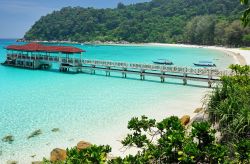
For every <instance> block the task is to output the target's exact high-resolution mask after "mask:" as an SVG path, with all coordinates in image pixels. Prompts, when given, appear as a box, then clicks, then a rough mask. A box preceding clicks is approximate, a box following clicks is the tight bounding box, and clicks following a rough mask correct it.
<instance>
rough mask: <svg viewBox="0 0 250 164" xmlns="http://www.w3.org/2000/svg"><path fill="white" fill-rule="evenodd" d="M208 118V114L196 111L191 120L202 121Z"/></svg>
mask: <svg viewBox="0 0 250 164" xmlns="http://www.w3.org/2000/svg"><path fill="white" fill-rule="evenodd" d="M207 120H208V114H206V113H198V114H197V115H195V116H194V117H193V119H192V122H203V121H207Z"/></svg>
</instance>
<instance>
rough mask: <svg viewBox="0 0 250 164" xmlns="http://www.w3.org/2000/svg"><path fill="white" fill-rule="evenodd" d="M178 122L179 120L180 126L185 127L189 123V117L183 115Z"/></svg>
mask: <svg viewBox="0 0 250 164" xmlns="http://www.w3.org/2000/svg"><path fill="white" fill-rule="evenodd" d="M180 120H181V124H182V125H183V126H186V125H187V124H188V123H189V122H190V116H189V115H185V116H183V117H182V118H181V119H180Z"/></svg>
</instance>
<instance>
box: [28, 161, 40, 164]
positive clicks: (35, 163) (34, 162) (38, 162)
mask: <svg viewBox="0 0 250 164" xmlns="http://www.w3.org/2000/svg"><path fill="white" fill-rule="evenodd" d="M31 164H43V162H42V161H33V162H32V163H31Z"/></svg>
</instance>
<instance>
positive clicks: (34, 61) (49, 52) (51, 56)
mask: <svg viewBox="0 0 250 164" xmlns="http://www.w3.org/2000/svg"><path fill="white" fill-rule="evenodd" d="M6 50H7V59H6V61H5V62H4V63H3V64H4V65H9V66H15V67H23V68H30V69H49V68H50V67H51V65H52V63H59V64H60V70H61V71H67V69H69V67H81V66H82V63H81V61H82V55H83V52H85V51H84V50H82V49H80V48H76V47H72V46H47V45H43V44H39V43H27V44H25V45H10V46H7V47H6ZM65 66H69V67H68V68H67V67H65Z"/></svg>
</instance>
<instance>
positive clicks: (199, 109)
mask: <svg viewBox="0 0 250 164" xmlns="http://www.w3.org/2000/svg"><path fill="white" fill-rule="evenodd" d="M201 112H204V109H203V108H196V109H195V111H194V113H201Z"/></svg>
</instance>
